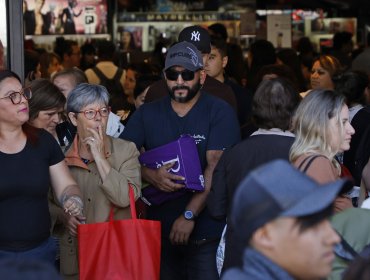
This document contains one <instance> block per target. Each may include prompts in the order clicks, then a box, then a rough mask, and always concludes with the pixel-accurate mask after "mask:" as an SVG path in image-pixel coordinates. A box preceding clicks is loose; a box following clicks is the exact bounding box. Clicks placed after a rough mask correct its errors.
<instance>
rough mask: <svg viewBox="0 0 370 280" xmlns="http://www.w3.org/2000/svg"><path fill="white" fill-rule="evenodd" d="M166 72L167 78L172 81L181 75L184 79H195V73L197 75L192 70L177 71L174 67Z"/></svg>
mask: <svg viewBox="0 0 370 280" xmlns="http://www.w3.org/2000/svg"><path fill="white" fill-rule="evenodd" d="M165 73H166V78H167V80H170V81H177V79H178V78H179V76H180V75H181V78H182V79H183V80H184V81H191V80H193V79H194V75H195V73H194V72H193V71H190V70H184V71H175V70H172V69H167V70H166V71H165Z"/></svg>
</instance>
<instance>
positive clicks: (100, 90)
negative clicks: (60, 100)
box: [66, 83, 109, 113]
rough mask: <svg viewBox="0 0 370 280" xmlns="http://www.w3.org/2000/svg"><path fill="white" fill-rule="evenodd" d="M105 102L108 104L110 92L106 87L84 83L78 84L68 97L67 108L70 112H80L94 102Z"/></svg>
mask: <svg viewBox="0 0 370 280" xmlns="http://www.w3.org/2000/svg"><path fill="white" fill-rule="evenodd" d="M95 102H98V103H104V104H105V105H107V106H108V103H109V94H108V91H107V89H106V88H105V87H103V86H101V85H92V84H87V83H82V84H79V85H78V86H76V87H75V88H74V89H73V90H72V91H71V93H70V94H69V96H68V98H67V103H66V107H67V108H66V110H67V113H69V112H80V111H81V109H82V108H83V107H85V106H87V105H89V104H92V103H95Z"/></svg>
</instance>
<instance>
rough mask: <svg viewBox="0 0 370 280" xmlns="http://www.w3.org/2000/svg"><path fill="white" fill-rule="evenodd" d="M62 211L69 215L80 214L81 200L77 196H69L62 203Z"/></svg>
mask: <svg viewBox="0 0 370 280" xmlns="http://www.w3.org/2000/svg"><path fill="white" fill-rule="evenodd" d="M63 208H64V212H65V213H68V214H69V215H71V216H77V215H81V214H82V210H83V202H82V200H81V198H80V197H78V196H70V197H69V198H68V199H67V200H66V201H65V202H64V204H63Z"/></svg>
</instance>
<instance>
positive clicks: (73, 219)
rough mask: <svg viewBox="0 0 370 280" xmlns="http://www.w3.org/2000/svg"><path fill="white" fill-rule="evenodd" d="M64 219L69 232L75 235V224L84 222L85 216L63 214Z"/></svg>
mask: <svg viewBox="0 0 370 280" xmlns="http://www.w3.org/2000/svg"><path fill="white" fill-rule="evenodd" d="M65 216H66V220H67V224H66V226H67V229H68V231H69V234H70V235H72V236H75V237H76V236H77V226H78V225H79V224H84V223H85V221H86V217H84V216H82V215H80V216H70V215H67V214H66V215H65Z"/></svg>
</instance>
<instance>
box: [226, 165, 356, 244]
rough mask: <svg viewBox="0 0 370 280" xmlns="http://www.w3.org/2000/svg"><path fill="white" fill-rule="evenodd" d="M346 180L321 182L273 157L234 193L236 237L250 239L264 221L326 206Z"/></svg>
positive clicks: (316, 211) (309, 211) (233, 217)
mask: <svg viewBox="0 0 370 280" xmlns="http://www.w3.org/2000/svg"><path fill="white" fill-rule="evenodd" d="M351 187H352V184H351V183H350V181H348V180H338V181H335V182H332V183H329V184H324V185H320V184H318V183H317V182H315V181H314V180H312V179H311V178H309V177H308V176H307V175H305V174H303V173H302V172H301V171H299V170H297V169H296V168H295V167H293V166H292V165H291V164H290V163H289V162H288V161H285V160H281V159H280V160H274V161H272V162H270V163H267V164H265V165H263V166H261V167H259V168H257V169H256V170H254V171H252V172H251V173H250V174H249V175H248V176H247V177H246V178H245V179H244V180H243V181H242V182H241V183H240V185H239V187H238V189H237V191H236V192H235V195H234V200H233V205H232V210H231V222H232V223H233V225H234V227H235V230H236V233H237V235H238V236H239V238H243V239H245V240H249V239H250V238H251V237H252V235H253V233H254V232H255V231H256V230H257V229H258V228H260V227H262V226H263V225H264V224H266V223H268V222H270V221H272V220H274V219H276V218H279V217H293V218H295V217H303V216H307V215H312V214H315V213H318V212H320V211H322V210H324V209H325V208H327V207H329V206H330V205H331V204H332V203H333V202H334V199H335V198H336V197H337V195H338V193H340V192H341V191H342V190H344V189H350V188H351Z"/></svg>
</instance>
